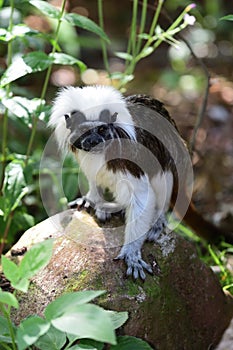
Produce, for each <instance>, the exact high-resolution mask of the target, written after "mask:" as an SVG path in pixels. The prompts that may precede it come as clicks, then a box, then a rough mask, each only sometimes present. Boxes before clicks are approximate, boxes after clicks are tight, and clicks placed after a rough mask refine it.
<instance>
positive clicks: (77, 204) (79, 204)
mask: <svg viewBox="0 0 233 350" xmlns="http://www.w3.org/2000/svg"><path fill="white" fill-rule="evenodd" d="M68 207H69V208H71V209H73V208H77V209H78V210H82V209H85V210H89V209H90V208H93V207H94V205H93V203H92V202H91V201H90V200H89V199H88V198H86V197H85V196H83V197H81V198H77V199H75V200H74V201H72V202H69V203H68Z"/></svg>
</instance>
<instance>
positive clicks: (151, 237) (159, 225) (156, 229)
mask: <svg viewBox="0 0 233 350" xmlns="http://www.w3.org/2000/svg"><path fill="white" fill-rule="evenodd" d="M166 226H167V220H166V217H165V215H161V216H160V217H159V218H158V220H157V221H156V222H155V223H154V225H153V226H152V227H151V229H150V230H149V231H148V232H147V235H146V239H147V240H148V241H149V242H156V241H157V239H158V237H159V235H160V234H161V233H162V232H163V230H164V228H165V227H166Z"/></svg>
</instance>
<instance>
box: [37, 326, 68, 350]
mask: <svg viewBox="0 0 233 350" xmlns="http://www.w3.org/2000/svg"><path fill="white" fill-rule="evenodd" d="M65 343H66V334H65V333H63V332H60V331H59V330H57V329H56V328H54V327H52V326H51V327H50V328H49V330H48V332H47V333H45V334H44V335H42V336H41V337H40V338H39V339H38V340H37V342H36V343H35V346H36V348H38V349H40V350H48V349H49V350H60V349H62V348H63V346H64V345H65Z"/></svg>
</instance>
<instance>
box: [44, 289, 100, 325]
mask: <svg viewBox="0 0 233 350" xmlns="http://www.w3.org/2000/svg"><path fill="white" fill-rule="evenodd" d="M103 293H104V291H90V290H88V291H82V292H74V293H67V294H65V295H62V296H60V297H59V298H57V299H56V300H54V301H53V302H52V303H50V304H49V305H48V306H47V307H46V309H45V317H46V318H47V319H48V320H51V319H53V318H57V317H59V316H61V315H63V314H64V313H66V312H68V311H72V310H73V307H74V306H76V305H82V304H85V303H88V302H89V301H92V300H93V299H95V298H97V297H98V296H100V295H102V294H103ZM70 309H71V310H70Z"/></svg>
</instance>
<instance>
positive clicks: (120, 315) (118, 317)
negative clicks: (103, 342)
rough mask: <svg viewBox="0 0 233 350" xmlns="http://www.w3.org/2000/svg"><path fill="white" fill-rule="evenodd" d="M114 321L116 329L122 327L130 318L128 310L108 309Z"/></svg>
mask: <svg viewBox="0 0 233 350" xmlns="http://www.w3.org/2000/svg"><path fill="white" fill-rule="evenodd" d="M106 312H107V313H108V314H109V316H110V318H111V321H112V324H113V327H114V329H117V328H119V327H121V326H122V325H123V324H124V323H125V322H126V321H127V319H128V312H116V311H106Z"/></svg>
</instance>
